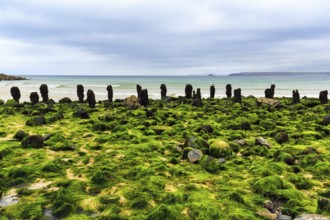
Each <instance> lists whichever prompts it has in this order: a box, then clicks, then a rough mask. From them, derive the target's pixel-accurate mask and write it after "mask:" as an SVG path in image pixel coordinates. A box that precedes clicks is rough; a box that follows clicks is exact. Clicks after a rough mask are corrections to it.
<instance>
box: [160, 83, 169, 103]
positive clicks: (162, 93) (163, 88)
mask: <svg viewBox="0 0 330 220" xmlns="http://www.w3.org/2000/svg"><path fill="white" fill-rule="evenodd" d="M166 93H167V88H166V85H165V84H161V85H160V96H161V98H162V99H165V98H166Z"/></svg>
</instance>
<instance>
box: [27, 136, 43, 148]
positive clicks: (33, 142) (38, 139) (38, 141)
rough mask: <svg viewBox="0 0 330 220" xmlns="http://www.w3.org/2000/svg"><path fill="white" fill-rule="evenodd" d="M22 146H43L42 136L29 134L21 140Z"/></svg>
mask: <svg viewBox="0 0 330 220" xmlns="http://www.w3.org/2000/svg"><path fill="white" fill-rule="evenodd" d="M22 146H23V147H24V148H42V147H43V146H44V138H43V137H42V136H41V135H31V136H28V137H25V138H24V139H23V140H22Z"/></svg>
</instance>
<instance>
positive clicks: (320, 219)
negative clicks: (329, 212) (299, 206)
mask: <svg viewBox="0 0 330 220" xmlns="http://www.w3.org/2000/svg"><path fill="white" fill-rule="evenodd" d="M294 220H330V217H327V216H324V215H318V214H302V215H299V216H297V217H296V218H295V219H294Z"/></svg>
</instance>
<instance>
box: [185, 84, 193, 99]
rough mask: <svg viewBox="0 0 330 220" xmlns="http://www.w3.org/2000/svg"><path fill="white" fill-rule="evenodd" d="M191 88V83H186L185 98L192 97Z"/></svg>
mask: <svg viewBox="0 0 330 220" xmlns="http://www.w3.org/2000/svg"><path fill="white" fill-rule="evenodd" d="M192 90H193V87H192V85H191V84H187V85H186V88H185V94H186V98H187V99H191V98H192V96H191V94H192Z"/></svg>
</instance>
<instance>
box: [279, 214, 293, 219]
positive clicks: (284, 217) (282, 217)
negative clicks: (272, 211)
mask: <svg viewBox="0 0 330 220" xmlns="http://www.w3.org/2000/svg"><path fill="white" fill-rule="evenodd" d="M277 219H278V220H291V219H292V217H291V216H288V215H280V216H278V218H277Z"/></svg>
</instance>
